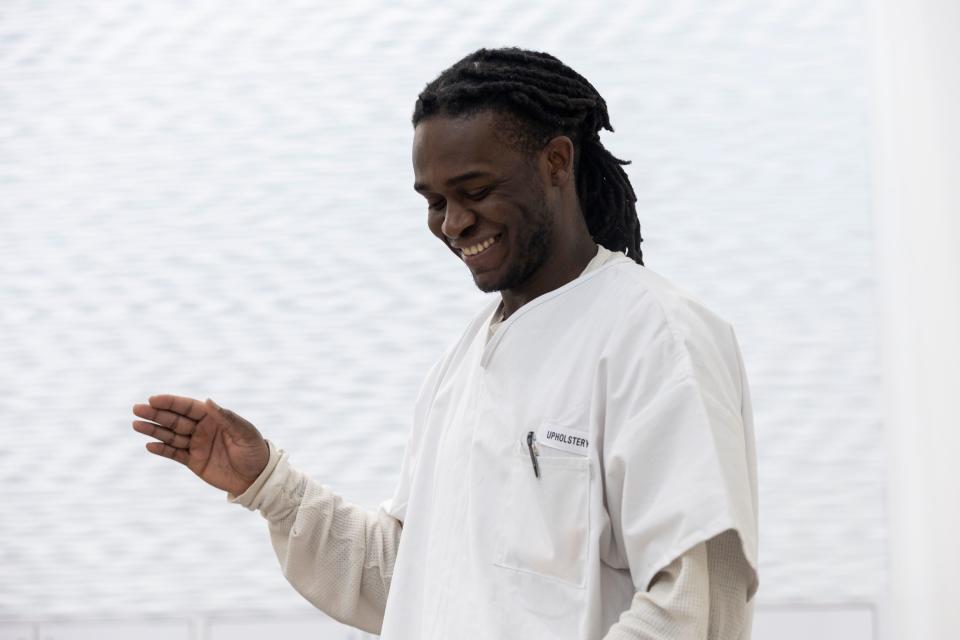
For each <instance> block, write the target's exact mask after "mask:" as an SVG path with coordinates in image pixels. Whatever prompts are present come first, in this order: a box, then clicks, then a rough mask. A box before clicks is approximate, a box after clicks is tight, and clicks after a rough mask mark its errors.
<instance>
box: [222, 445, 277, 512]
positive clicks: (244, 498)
mask: <svg viewBox="0 0 960 640" xmlns="http://www.w3.org/2000/svg"><path fill="white" fill-rule="evenodd" d="M267 446H268V447H269V448H270V458H269V459H268V460H267V466H266V467H264V468H263V471H261V472H260V475H259V476H257V479H256V480H254V481H253V484H251V485H250V486H249V487H248V488H247V490H246V491H244V492H243V493H241V494H240V495H239V496H237V495H234V494H232V493H230V492H227V502H234V503H237V504H239V505H241V506H244V507H246V508H247V509H250V510H251V511H256V510H257V509H259V508H260V505H261V504H263V502H264V500H265V498H267V497H268V496H267V495H266V493H267V492H268V491H269V489H268V486H267V485H268V484H269V485H271V486H270V488H273V489H276V487H274V485H275V483H271V482H270V480H271V478H273V476H275V475H277V473H276V471H277V467H279V466H280V463H281V461H282V462H284V463H286V458H287V453H286V452H285V451H284V450H283V449H278V448H277V447H276V445H274V444H273V443H272V442H270V441H269V440H267ZM284 475H286V474H284Z"/></svg>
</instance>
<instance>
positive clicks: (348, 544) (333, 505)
mask: <svg viewBox="0 0 960 640" xmlns="http://www.w3.org/2000/svg"><path fill="white" fill-rule="evenodd" d="M261 475H262V477H261V478H258V479H257V482H255V483H254V485H253V486H251V488H250V489H249V490H248V491H247V492H246V493H244V494H243V495H241V496H237V497H234V496H229V497H230V499H231V501H234V502H239V503H241V504H243V505H244V506H246V507H247V508H251V509H259V510H260V512H261V514H262V515H263V517H264V518H266V519H267V521H268V523H269V530H270V540H271V542H272V544H273V548H274V551H275V552H276V554H277V559H278V560H279V561H280V566H281V569H282V570H283V574H284V576H286V578H287V580H288V581H289V582H290V584H292V585H293V587H294V588H295V589H296V590H297V591H299V592H300V593H301V594H302V595H303V596H304V597H305V598H306V599H307V600H308V601H310V602H311V603H312V604H314V605H315V606H316V607H317V608H319V609H321V610H323V611H324V612H325V613H327V614H328V615H329V616H331V617H332V618H335V619H337V620H340V621H341V622H343V623H345V624H349V625H351V626H354V627H357V628H359V629H363V630H364V631H368V632H371V633H379V631H380V627H381V625H382V623H383V612H384V608H385V607H386V601H387V592H388V591H389V589H390V580H391V578H392V576H393V565H394V562H395V560H396V553H397V547H398V546H399V544H400V532H401V526H400V522H399V521H397V520H396V519H395V518H393V517H391V516H389V515H387V514H386V513H384V512H383V511H376V512H371V511H368V510H366V509H363V508H361V507H358V506H356V505H353V504H350V503H348V502H345V501H344V500H343V499H342V498H340V497H339V496H337V495H335V494H334V493H333V492H331V491H330V490H329V489H328V488H327V487H325V486H323V485H322V484H320V483H318V482H316V481H314V480H312V479H310V478H309V477H307V476H306V475H305V474H303V473H301V472H300V471H297V470H296V469H294V468H293V467H292V466H290V465H289V463H288V462H287V460H286V455H285V454H283V453H282V452H281V451H279V450H276V449H275V448H274V446H273V445H272V444H271V460H270V462H269V463H268V465H267V468H266V469H265V470H264V474H261Z"/></svg>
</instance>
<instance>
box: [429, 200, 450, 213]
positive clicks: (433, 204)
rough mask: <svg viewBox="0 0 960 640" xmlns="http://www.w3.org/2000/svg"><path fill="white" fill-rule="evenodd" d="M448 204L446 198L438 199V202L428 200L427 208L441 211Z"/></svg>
mask: <svg viewBox="0 0 960 640" xmlns="http://www.w3.org/2000/svg"><path fill="white" fill-rule="evenodd" d="M446 205H447V201H446V200H437V201H436V202H428V203H427V208H428V209H430V210H431V211H439V210H440V209H443V208H444V207H445V206H446Z"/></svg>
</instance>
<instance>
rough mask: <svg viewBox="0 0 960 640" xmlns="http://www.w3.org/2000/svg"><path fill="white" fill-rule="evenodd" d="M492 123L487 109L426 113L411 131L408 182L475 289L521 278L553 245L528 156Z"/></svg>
mask: <svg viewBox="0 0 960 640" xmlns="http://www.w3.org/2000/svg"><path fill="white" fill-rule="evenodd" d="M498 123H500V116H498V115H497V114H496V113H494V112H492V111H484V112H480V113H478V114H476V115H472V116H468V117H460V118H449V117H445V116H434V117H431V118H428V119H426V120H423V121H421V122H420V124H418V125H417V127H416V130H415V131H414V139H413V169H414V175H415V178H416V184H415V185H414V189H416V190H417V192H419V193H420V194H421V195H423V196H424V198H426V200H427V207H428V214H427V224H428V226H429V227H430V231H432V232H433V234H434V235H435V236H437V237H438V238H439V239H440V240H442V241H443V242H444V244H446V245H447V246H448V247H449V248H450V250H451V251H453V253H454V254H455V255H456V256H457V257H458V258H460V259H461V260H462V261H463V262H464V263H465V264H466V265H467V268H469V269H470V272H471V274H472V275H473V281H474V282H475V283H476V285H477V287H479V288H480V290H481V291H502V290H510V289H516V288H518V287H520V286H522V284H523V283H524V282H525V281H527V280H528V279H529V277H530V276H531V275H532V274H534V273H535V272H536V271H537V269H539V268H540V267H541V266H542V265H543V263H544V262H545V261H546V259H547V257H548V256H549V254H550V251H551V246H552V245H553V232H554V224H553V221H554V214H553V212H552V210H551V209H550V207H549V203H548V201H547V197H546V193H545V190H544V182H543V178H542V177H541V175H540V173H539V171H538V169H537V164H536V159H534V158H530V157H529V156H527V155H526V154H524V153H523V152H522V151H520V150H518V149H515V148H514V147H512V146H510V145H507V144H505V143H504V141H503V135H504V134H503V130H502V128H501V129H498ZM498 131H500V134H499V135H498Z"/></svg>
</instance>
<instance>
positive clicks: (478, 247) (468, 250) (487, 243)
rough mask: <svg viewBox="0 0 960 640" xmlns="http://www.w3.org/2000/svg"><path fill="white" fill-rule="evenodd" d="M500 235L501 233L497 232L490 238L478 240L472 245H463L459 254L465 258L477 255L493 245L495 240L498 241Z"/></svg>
mask: <svg viewBox="0 0 960 640" xmlns="http://www.w3.org/2000/svg"><path fill="white" fill-rule="evenodd" d="M501 235H503V234H497V235H495V236H493V237H492V238H487V239H486V240H484V241H483V242H478V243H477V244H475V245H472V246H470V247H464V248H463V249H461V250H460V255H461V256H463V257H467V258H472V257H474V256H478V255H480V254H481V253H483V252H484V251H486V250H487V249H489V248H490V247H492V246H493V245H495V244H496V243H497V242H499V241H500V236H501Z"/></svg>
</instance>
